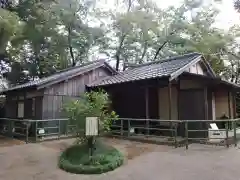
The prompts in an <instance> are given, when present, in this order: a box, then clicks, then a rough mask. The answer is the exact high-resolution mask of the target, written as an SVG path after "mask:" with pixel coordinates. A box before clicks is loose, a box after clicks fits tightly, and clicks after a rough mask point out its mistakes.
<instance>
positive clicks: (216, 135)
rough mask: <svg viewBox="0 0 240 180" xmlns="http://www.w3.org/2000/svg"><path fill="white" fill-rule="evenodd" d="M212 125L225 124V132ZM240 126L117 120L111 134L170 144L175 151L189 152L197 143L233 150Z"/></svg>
mask: <svg viewBox="0 0 240 180" xmlns="http://www.w3.org/2000/svg"><path fill="white" fill-rule="evenodd" d="M210 123H215V124H217V123H222V124H224V128H223V129H218V130H214V129H211V128H210ZM238 124H240V119H224V120H184V121H182V120H161V119H133V118H119V119H116V120H114V123H113V125H112V131H111V133H112V136H116V137H122V138H128V139H134V140H140V141H142V140H144V141H153V142H155V143H159V144H166V143H167V144H171V145H174V146H175V147H178V146H185V147H186V149H188V147H189V144H190V143H194V142H198V143H206V144H218V145H225V146H226V147H229V146H230V145H231V144H234V145H235V146H237V142H238V140H239V139H240V128H238ZM139 130H140V131H139ZM238 130H239V131H238ZM237 131H238V132H239V137H238V136H237V135H238V133H237ZM157 132H160V133H157ZM216 140H218V141H216Z"/></svg>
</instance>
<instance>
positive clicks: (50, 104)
mask: <svg viewBox="0 0 240 180" xmlns="http://www.w3.org/2000/svg"><path fill="white" fill-rule="evenodd" d="M108 75H110V73H109V71H108V70H106V69H105V68H103V67H100V68H97V69H95V70H92V71H90V72H87V73H85V74H82V75H80V76H77V77H74V78H72V79H69V80H65V81H63V82H60V83H58V84H54V85H51V86H49V87H47V88H45V90H44V96H43V106H42V118H43V119H56V118H64V117H65V114H64V113H63V111H62V107H63V105H64V104H65V103H67V102H68V101H70V100H75V99H80V98H81V95H82V94H83V93H84V92H85V91H86V84H88V83H91V82H93V81H95V80H98V79H100V78H103V77H106V76H108Z"/></svg>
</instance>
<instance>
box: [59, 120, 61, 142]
mask: <svg viewBox="0 0 240 180" xmlns="http://www.w3.org/2000/svg"><path fill="white" fill-rule="evenodd" d="M60 136H61V120H58V139H60Z"/></svg>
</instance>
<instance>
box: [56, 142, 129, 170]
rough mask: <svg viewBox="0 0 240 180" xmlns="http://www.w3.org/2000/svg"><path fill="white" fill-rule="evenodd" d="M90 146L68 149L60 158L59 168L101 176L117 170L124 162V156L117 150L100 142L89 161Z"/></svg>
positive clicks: (82, 145) (77, 146)
mask: <svg viewBox="0 0 240 180" xmlns="http://www.w3.org/2000/svg"><path fill="white" fill-rule="evenodd" d="M88 153H89V149H88V145H87V144H86V143H85V144H81V145H74V146H71V147H70V148H68V149H66V150H65V151H64V152H63V153H62V155H61V156H60V158H59V167H60V168H61V169H63V170H65V171H67V172H70V173H75V174H101V173H104V172H108V171H111V170H114V169H116V168H117V167H119V166H121V165H122V164H123V162H124V157H123V155H122V154H121V153H120V152H119V151H118V150H117V149H115V148H113V147H111V146H108V145H105V144H103V143H101V142H100V141H97V143H96V151H95V153H94V155H93V156H92V157H91V159H89V155H88Z"/></svg>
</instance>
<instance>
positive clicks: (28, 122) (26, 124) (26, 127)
mask: <svg viewBox="0 0 240 180" xmlns="http://www.w3.org/2000/svg"><path fill="white" fill-rule="evenodd" d="M28 123H29V122H28V121H27V123H26V144H27V143H28Z"/></svg>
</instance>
